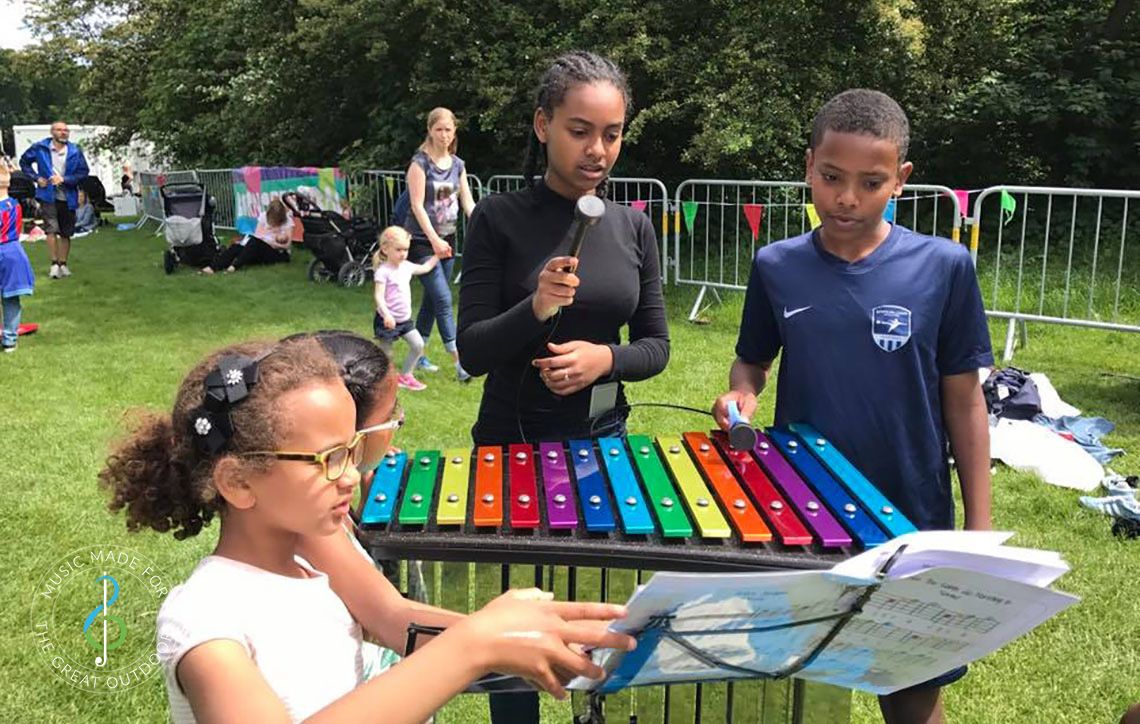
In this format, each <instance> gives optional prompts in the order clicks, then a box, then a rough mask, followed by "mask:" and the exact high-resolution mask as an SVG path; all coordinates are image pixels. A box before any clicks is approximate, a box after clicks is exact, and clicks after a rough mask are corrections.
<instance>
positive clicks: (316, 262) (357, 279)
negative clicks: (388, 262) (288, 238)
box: [281, 191, 380, 287]
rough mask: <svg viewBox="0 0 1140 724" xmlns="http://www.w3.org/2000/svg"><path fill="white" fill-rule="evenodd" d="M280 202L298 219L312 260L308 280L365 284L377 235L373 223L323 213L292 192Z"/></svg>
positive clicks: (332, 213) (314, 205) (304, 198)
mask: <svg viewBox="0 0 1140 724" xmlns="http://www.w3.org/2000/svg"><path fill="white" fill-rule="evenodd" d="M281 201H282V202H284V204H285V205H286V206H287V207H288V208H289V210H290V211H292V212H293V215H294V216H295V217H297V218H299V219H300V220H301V226H302V227H303V228H304V232H305V235H304V239H303V243H304V246H305V248H306V249H308V250H309V251H311V252H313V256H314V257H315V258H314V259H313V261H312V262H310V263H309V271H308V274H309V279H310V280H311V281H314V282H327V281H333V280H335V281H336V282H337V283H339V284H341V285H342V286H346V287H358V286H360V285H362V284H364V282H365V281H366V280H367V279H368V275H369V272H370V271H371V269H372V253H373V252H374V251H375V250H376V243H377V236H378V235H379V233H380V229H379V227H378V226H377V225H376V222H375V221H373V220H372V219H363V218H352V219H346V218H345V217H343V216H341V215H340V214H338V213H336V212H334V211H324V210H322V209H321V208H320V207H319V206H317V204H316V203H314V202H313V201H312V200H311V199H309V198H306V197H305V196H303V195H301V194H298V193H296V192H295V191H288V192H286V193H284V194H282V195H281Z"/></svg>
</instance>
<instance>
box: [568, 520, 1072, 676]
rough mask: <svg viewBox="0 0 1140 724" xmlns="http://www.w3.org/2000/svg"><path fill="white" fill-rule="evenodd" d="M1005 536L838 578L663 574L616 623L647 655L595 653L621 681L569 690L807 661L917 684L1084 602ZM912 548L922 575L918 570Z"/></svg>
mask: <svg viewBox="0 0 1140 724" xmlns="http://www.w3.org/2000/svg"><path fill="white" fill-rule="evenodd" d="M1006 538H1008V534H1004V535H1003V534H984V535H975V534H973V533H966V532H958V533H947V532H945V531H942V532H938V533H913V534H908V535H904V536H900V537H899V538H896V539H894V540H892V541H890V542H888V543H887V544H885V545H883V546H880V547H879V548H876V549H873V550H872V551H868V552H866V553H864V554H861V555H860V556H856V557H855V558H853V559H850V560H848V561H845V562H844V563H841V564H839V565H838V566H836V568H835V569H833V570H832V571H809V572H797V573H779V572H777V573H725V574H697V573H659V574H657V575H656V576H654V578H653V579H651V580H650V581H649V583H647V584H646V585H644V586H642V587H641V588H640V589H639V590H638V591H637V593H635V594H634V596H633V598H632V599H631V600H630V601H629V603H628V608H629V615H628V616H627V617H626V618H625V619H623V620H622V621H620V622H618V623H617V624H615V625H614V628H616V629H619V630H623V631H629V632H632V633H635V634H637V635H638V636H639V640H643V641H647V642H648V645H647V646H646V647H644V648H643V647H641V646H639V647H638V651H637V652H635V653H634V654H629V655H627V654H623V653H619V652H596V653H595V657H596V658H597V660H598V661H599V663H601V664H602V665H603V666H604V667H605V668H606V670H607V671H608V672H610V676H609V679H607V680H606V681H605V682H602V683H601V684H598V683H597V682H590V681H588V680H577V681H575V682H572V683H571V688H583V689H589V688H595V687H597V686H601V687H602V688H603V689H607V690H613V689H615V688H620V687H624V686H635V685H642V684H657V683H681V682H688V681H701V680H723V679H731V678H749V677H750V676H759V675H760V674H761V673H771V672H774V671H783V670H785V669H787V668H788V667H789V666H791V665H793V664H796V663H797V662H800V661H810V663H807V665H806V666H805V667H804V668H802V670H798V671H797V673H795V674H794V675H795V676H797V677H798V678H804V679H809V680H815V681H822V682H826V683H831V684H836V685H839V686H845V687H849V688H855V689H861V690H865V691H869V692H872V693H877V694H885V693H890V692H892V691H897V690H899V689H903V688H906V687H908V686H913V685H914V684H918V683H921V682H923V681H926V680H928V679H931V678H933V677H935V676H938V675H940V674H942V673H945V672H946V671H950V670H952V669H954V668H956V667H958V666H961V665H963V664H966V663H969V662H970V661H974V660H976V659H979V658H981V657H982V656H985V655H986V654H988V653H990V652H992V651H994V650H996V649H997V648H999V647H1001V646H1003V645H1005V644H1006V643H1008V642H1009V641H1012V640H1013V639H1015V638H1017V637H1019V636H1022V635H1024V634H1025V633H1027V632H1029V631H1030V630H1032V629H1033V628H1035V627H1036V626H1038V625H1040V624H1041V623H1043V622H1044V621H1046V620H1048V619H1049V618H1050V617H1052V616H1054V615H1056V614H1057V613H1059V612H1061V611H1063V610H1064V609H1065V608H1067V607H1069V606H1071V605H1072V604H1074V603H1076V601H1077V599H1076V598H1075V597H1073V596H1070V595H1067V594H1064V593H1059V592H1057V591H1053V590H1051V589H1049V588H1048V585H1049V583H1051V582H1052V581H1053V580H1055V579H1056V578H1057V577H1059V576H1060V575H1061V574H1062V573H1064V572H1065V571H1067V570H1068V566H1067V565H1066V564H1065V563H1064V562H1063V561H1061V560H1060V558H1059V557H1056V556H1055V555H1054V556H1051V555H1050V554H1045V553H1044V552H1042V551H1029V550H1027V549H1019V548H1012V547H1006V546H1003V545H1002V543H1003V542H1004V540H1005V539H1006ZM900 548H901V552H900V553H899V555H897V556H892V555H891V554H892V553H893V552H894V551H899V550H900ZM909 551H914V555H915V556H916V557H920V558H921V560H922V561H923V563H922V565H910V566H908V565H906V559H907V554H908V552H909ZM864 557H866V560H859V559H861V558H864ZM886 559H891V560H892V561H894V559H897V563H898V564H899V565H898V569H899V570H900V571H902V573H899V574H898V575H895V574H892V573H890V572H886V573H884V574H883V575H882V576H880V577H875V576H872V575H868V574H867V571H874V570H880V569H881V566H882V562H883V561H884V560H886ZM912 563H913V562H912ZM1019 564H1020V565H1019ZM840 569H842V571H840ZM1009 571H1013V572H1014V573H1013V574H1012V575H1010V574H1008V572H1009ZM1003 572H1005V573H1006V575H1004V576H1003ZM857 602H859V603H861V607H857V606H856V604H857ZM853 607H855V608H858V610H857V612H854V613H850V612H852V611H854V610H855V608H853ZM845 613H848V614H849V615H846V616H844V614H845ZM663 627H664V629H665V631H664V633H663V632H662V628H663ZM829 634H833V637H832V638H831V639H830V641H828V636H829ZM823 642H826V646H825V647H824V648H823V649H822V650H819V651H818V652H817V653H816V656H815V657H814V658H810V657H809V656H808V654H810V653H811V652H813V651H816V649H818V647H819V646H820V645H821V644H822V643H823Z"/></svg>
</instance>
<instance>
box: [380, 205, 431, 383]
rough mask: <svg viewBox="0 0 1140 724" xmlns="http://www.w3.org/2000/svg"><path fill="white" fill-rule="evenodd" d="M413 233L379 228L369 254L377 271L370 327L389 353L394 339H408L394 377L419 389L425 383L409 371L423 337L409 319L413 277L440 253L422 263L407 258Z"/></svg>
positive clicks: (428, 268) (418, 351)
mask: <svg viewBox="0 0 1140 724" xmlns="http://www.w3.org/2000/svg"><path fill="white" fill-rule="evenodd" d="M411 243H412V236H411V234H409V233H408V232H407V230H405V229H404V228H403V227H400V226H389V227H388V228H387V229H384V231H382V232H380V249H379V250H378V251H377V252H376V254H375V255H374V256H373V257H372V266H373V267H375V269H376V272H375V276H374V280H375V282H376V287H375V291H374V293H373V297H374V298H375V300H376V316H375V317H374V318H373V321H372V328H373V330H374V331H375V332H376V339H377V340H379V342H380V346H381V347H382V348H383V349H384V351H385V352H386V353H387V354H388V357H391V356H392V347H393V345H395V343H396V340H397V339H399V338H403V339H404V341H405V342H407V343H408V355H407V357H405V358H404V364H403V365H402V366H401V367H400V374H399V375H398V376H397V378H396V379H397V381H398V382H399V385H400V387H402V388H404V389H406V390H413V391H414V390H422V389H425V388H426V387H427V385H425V384H424V383H422V382H420V381H419V380H417V379H416V378H415V376H414V375H413V374H412V370H413V369H414V368H415V364H416V361H417V360H418V359H419V358H420V355H422V354H423V353H424V339H423V337H421V336H420V333H419V331H417V330H416V323H415V320H413V319H412V277H414V276H419V275H420V274H427V273H428V272H430V271H431V270H432V269H433V268H434V267H435V265H436V264H438V263H439V257H435V256H433V257H430V258H429V259H428V260H427V261H425V262H424V263H423V264H413V263H412V262H410V261H408V247H409V246H410V245H411Z"/></svg>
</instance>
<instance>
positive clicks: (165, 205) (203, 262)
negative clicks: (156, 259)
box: [159, 182, 218, 274]
mask: <svg viewBox="0 0 1140 724" xmlns="http://www.w3.org/2000/svg"><path fill="white" fill-rule="evenodd" d="M159 193H160V194H161V195H162V212H163V216H164V217H165V218H164V219H163V232H164V233H165V235H166V243H167V248H166V251H164V252H163V253H162V266H163V269H165V270H166V273H167V274H173V273H174V270H175V269H177V268H178V265H179V264H185V265H187V266H192V267H195V268H197V269H201V268H202V267H206V266H209V265H210V264H212V263H213V261H214V257H215V256H216V255H217V253H218V239H217V237H216V236H215V235H214V207H215V206H216V201H215V200H214V198H213V197H212V196H209V195H208V194H207V193H206V189H205V188H204V187H203V186H202V185H201V184H198V183H194V182H186V183H170V184H164V185H163V186H161V187H160V188H159Z"/></svg>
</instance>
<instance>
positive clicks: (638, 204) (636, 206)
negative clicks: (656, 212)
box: [629, 199, 649, 211]
mask: <svg viewBox="0 0 1140 724" xmlns="http://www.w3.org/2000/svg"><path fill="white" fill-rule="evenodd" d="M648 203H649V202H648V201H642V200H641V199H638V200H637V201H630V202H629V205H630V206H631V207H633V210H634V211H645V205H646V204H648Z"/></svg>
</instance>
